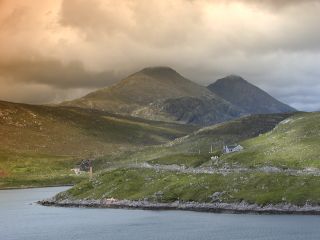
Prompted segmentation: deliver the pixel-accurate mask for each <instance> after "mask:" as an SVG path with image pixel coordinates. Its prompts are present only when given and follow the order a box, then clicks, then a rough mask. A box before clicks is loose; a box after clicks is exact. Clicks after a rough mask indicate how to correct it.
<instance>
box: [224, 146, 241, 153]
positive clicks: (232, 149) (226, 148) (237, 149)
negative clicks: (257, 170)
mask: <svg viewBox="0 0 320 240" xmlns="http://www.w3.org/2000/svg"><path fill="white" fill-rule="evenodd" d="M242 150H243V147H242V146H241V145H239V144H237V145H226V146H223V153H233V152H240V151H242Z"/></svg>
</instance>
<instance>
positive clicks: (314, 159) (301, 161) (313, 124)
mask: <svg viewBox="0 0 320 240" xmlns="http://www.w3.org/2000/svg"><path fill="white" fill-rule="evenodd" d="M319 143H320V113H298V114H295V115H294V116H292V117H290V118H288V119H287V120H285V121H283V122H282V123H281V124H279V125H278V126H277V127H276V128H275V129H274V130H272V131H270V132H268V133H265V134H262V135H260V136H258V137H256V138H252V139H249V140H246V141H244V142H242V143H241V144H242V145H243V146H244V148H245V150H244V151H242V152H239V153H233V154H228V155H224V156H223V157H222V159H221V160H222V161H225V162H228V163H237V164H241V165H244V166H249V167H258V166H276V167H280V168H298V169H299V168H310V167H313V168H320V151H319Z"/></svg>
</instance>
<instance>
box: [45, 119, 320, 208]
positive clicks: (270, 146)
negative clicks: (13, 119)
mask: <svg viewBox="0 0 320 240" xmlns="http://www.w3.org/2000/svg"><path fill="white" fill-rule="evenodd" d="M272 116H273V117H275V116H277V117H276V118H272ZM259 118H260V120H261V116H260V117H259V116H257V117H256V119H250V117H247V118H243V119H241V120H236V121H238V122H235V121H232V122H229V123H224V124H219V125H216V126H212V127H209V128H204V129H201V130H198V131H196V132H195V133H194V134H191V135H190V136H189V137H185V138H181V139H177V140H176V141H174V142H172V143H170V144H166V145H165V146H163V148H160V150H159V151H158V156H160V155H162V157H158V158H155V157H156V154H154V153H155V149H153V151H150V152H149V157H146V156H148V154H147V152H145V155H144V156H145V158H144V160H145V161H147V162H148V164H146V163H145V164H143V165H140V166H139V165H136V166H130V165H128V166H127V167H120V168H117V169H110V170H107V171H102V172H100V173H98V174H97V175H96V176H95V178H94V179H93V180H92V181H88V180H85V181H83V182H81V183H80V184H78V185H76V186H75V187H73V188H72V189H70V190H69V191H67V192H64V193H61V194H58V195H57V196H56V197H55V198H53V199H52V200H49V202H48V204H53V205H55V204H57V205H61V206H68V205H70V206H99V207H134V208H144V207H145V206H148V208H149V209H161V206H162V207H163V206H164V207H168V208H173V209H186V207H187V209H189V210H197V209H199V210H208V211H209V210H210V209H211V210H212V211H219V212H221V211H228V210H232V211H234V210H235V211H239V212H241V211H244V212H245V211H246V209H249V210H250V209H258V210H259V209H260V210H261V209H262V210H263V209H264V210H265V212H268V213H275V212H277V213H281V212H282V213H292V212H298V213H299V211H301V212H303V211H306V212H309V213H312V212H313V210H312V209H318V210H317V211H319V205H320V191H319V189H320V181H319V176H320V164H319V163H320V154H319V152H318V148H317V145H318V143H319V141H320V121H319V119H320V115H319V113H295V114H293V115H291V116H290V115H282V116H281V115H269V116H268V118H269V120H267V121H266V122H267V124H266V125H265V126H266V128H262V129H263V130H259V128H252V127H251V125H253V124H254V122H255V121H256V123H258V122H259V121H257V119H259ZM281 119H282V120H281ZM276 121H278V124H276V123H275V122H276ZM279 122H280V123H279ZM244 123H246V124H244ZM272 125H276V127H275V128H273V129H272V128H271V126H272ZM241 126H242V127H241ZM239 127H240V128H239ZM267 128H269V130H270V129H272V130H271V131H267ZM242 131H246V132H249V133H250V132H251V133H252V135H258V136H256V137H254V138H249V139H247V140H245V141H241V142H240V143H241V144H242V145H243V146H244V147H245V150H243V151H242V152H239V153H231V154H223V155H221V153H220V155H221V156H220V157H219V159H218V160H210V156H211V155H213V154H218V153H213V154H208V153H206V155H204V154H196V153H189V154H188V153H187V151H188V150H187V151H186V152H185V153H184V154H177V152H176V153H174V154H173V152H171V154H169V155H164V154H165V153H166V154H168V151H167V152H166V149H174V148H176V146H177V145H178V146H179V145H180V144H181V145H184V144H185V143H186V141H188V138H190V143H188V144H187V145H185V146H186V147H188V146H189V147H190V146H191V142H193V144H194V145H197V144H199V145H202V144H204V145H203V146H207V143H208V141H207V140H204V141H202V140H201V139H206V138H210V137H211V141H213V140H214V139H219V140H220V141H225V140H227V139H228V137H227V138H225V137H226V136H232V135H233V136H237V135H240V136H242V134H241V132H242ZM264 131H267V132H266V133H262V132H264ZM215 134H216V135H215ZM209 136H210V137H209ZM248 137H249V134H248V135H247V136H243V138H248ZM196 139H197V140H198V142H197V141H196ZM232 139H234V140H236V138H232ZM219 140H218V141H219ZM230 140H231V138H230ZM238 140H241V139H240V137H238ZM175 150H177V149H175ZM152 152H153V153H152ZM152 154H153V155H152ZM151 155H152V156H151ZM150 156H151V157H150ZM141 157H143V155H140V156H139V159H141ZM137 159H138V158H137ZM137 159H136V160H137ZM150 159H151V160H150ZM131 160H133V159H131ZM137 161H138V160H137ZM214 162H215V163H218V164H214ZM180 164H183V165H185V166H186V167H176V165H180ZM165 165H168V166H166V167H165ZM110 198H111V199H116V200H112V201H111V202H110V201H109V200H108V199H110ZM50 201H51V202H50ZM92 203H93V205H90V204H92ZM162 203H167V204H164V205H163V204H162ZM168 204H169V205H168ZM203 204H209V205H203ZM205 206H207V207H205ZM273 209H276V210H273ZM260 210H259V211H260ZM264 210H263V211H264ZM253 211H256V210H253ZM263 211H262V212H263Z"/></svg>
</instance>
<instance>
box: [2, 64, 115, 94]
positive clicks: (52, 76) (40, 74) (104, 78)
mask: <svg viewBox="0 0 320 240" xmlns="http://www.w3.org/2000/svg"><path fill="white" fill-rule="evenodd" d="M0 76H2V78H6V79H10V81H13V82H15V83H17V82H22V83H32V84H42V85H48V86H52V87H54V88H62V89H66V88H101V87H105V86H107V85H110V84H111V83H113V82H114V81H115V80H116V77H115V76H114V74H113V73H112V71H110V72H107V71H104V72H92V71H87V70H85V69H84V66H83V64H82V63H81V62H70V63H67V64H62V63H61V62H59V61H57V60H53V59H41V58H40V59H39V58H38V59H36V60H19V61H13V62H0Z"/></svg>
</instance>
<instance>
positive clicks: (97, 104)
mask: <svg viewBox="0 0 320 240" xmlns="http://www.w3.org/2000/svg"><path fill="white" fill-rule="evenodd" d="M62 105H65V106H77V107H83V108H92V109H99V110H103V111H109V112H114V113H119V114H126V115H132V116H138V117H142V118H146V119H152V120H163V121H180V122H184V123H193V124H202V125H209V124H213V123H217V122H222V121H225V120H229V119H232V118H235V117H238V116H240V115H241V110H239V109H237V108H236V107H234V106H233V105H232V104H230V103H229V102H227V101H225V100H224V99H222V98H220V97H218V96H216V95H215V94H214V93H212V92H211V91H209V90H208V89H207V88H205V87H203V86H200V85H198V84H196V83H194V82H192V81H190V80H188V79H186V78H184V77H183V76H181V75H180V74H179V73H177V72H176V71H175V70H173V69H171V68H169V67H152V68H145V69H143V70H141V71H139V72H137V73H134V74H132V75H130V76H129V77H127V78H125V79H123V80H121V81H120V82H118V83H117V84H115V85H113V86H110V87H107V88H104V89H101V90H98V91H96V92H93V93H90V94H88V95H87V96H85V97H83V98H80V99H76V100H74V101H69V102H65V103H63V104H62Z"/></svg>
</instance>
